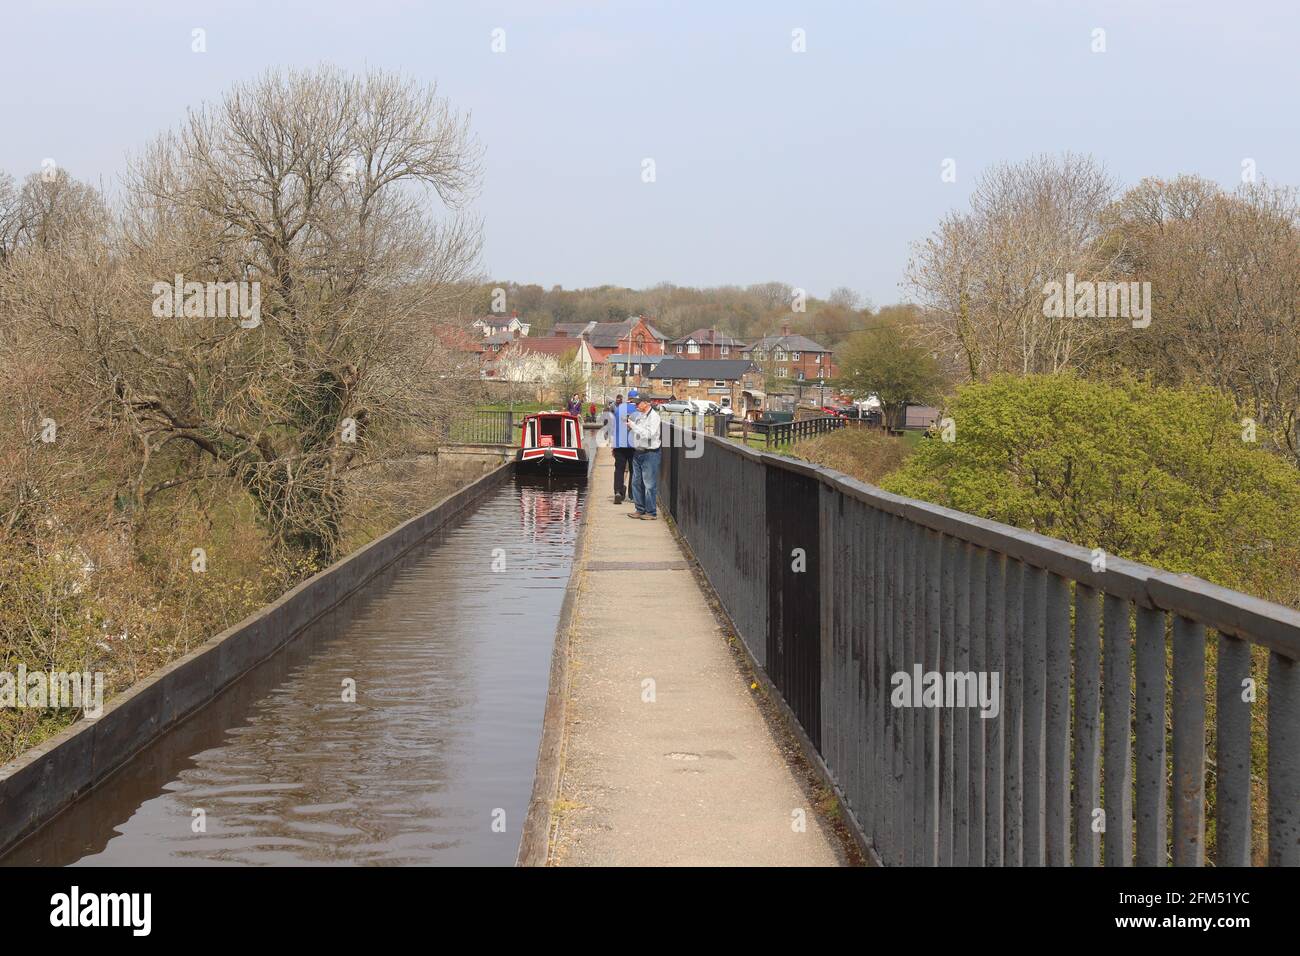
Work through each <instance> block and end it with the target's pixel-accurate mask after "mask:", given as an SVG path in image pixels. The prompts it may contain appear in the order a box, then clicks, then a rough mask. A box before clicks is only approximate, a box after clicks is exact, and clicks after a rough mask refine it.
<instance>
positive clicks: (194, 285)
mask: <svg viewBox="0 0 1300 956" xmlns="http://www.w3.org/2000/svg"><path fill="white" fill-rule="evenodd" d="M478 172H479V170H478V148H477V146H476V144H475V143H474V141H473V140H472V138H471V136H470V133H469V127H468V120H467V119H466V118H465V117H462V116H460V115H458V114H456V113H455V112H454V111H453V110H452V109H451V107H450V105H449V104H448V103H447V101H446V100H445V99H443V98H441V97H439V96H438V95H437V92H436V90H435V89H434V88H432V87H429V88H424V87H420V86H417V85H416V84H414V83H412V82H410V81H408V80H405V79H403V78H401V77H399V76H395V75H392V74H388V73H383V72H371V73H369V74H367V75H366V76H364V77H361V78H353V77H350V76H346V75H344V74H342V73H340V72H338V71H336V70H333V69H330V68H319V69H315V70H310V71H306V72H292V71H291V72H288V73H280V72H274V71H273V72H269V73H267V74H266V75H264V76H263V77H261V78H260V79H258V80H256V81H253V82H251V83H245V84H241V85H238V86H236V87H235V88H233V89H232V90H231V91H230V93H229V94H228V95H227V96H226V97H225V99H224V100H223V101H222V102H221V103H219V104H217V105H213V106H205V107H203V108H201V109H198V110H196V111H194V112H192V113H191V115H190V116H189V119H188V121H187V123H186V124H185V125H184V126H183V128H182V129H180V130H178V131H177V132H174V133H170V134H167V135H164V136H162V137H161V138H160V139H159V140H158V141H157V142H155V143H154V144H153V145H152V146H151V147H149V148H148V149H147V150H146V151H145V152H144V154H143V156H141V157H140V158H139V159H138V161H137V162H136V163H135V164H134V167H133V171H132V175H131V177H130V179H129V183H128V185H129V187H130V194H129V200H128V202H127V203H126V207H125V208H124V209H123V211H122V214H121V216H120V219H119V221H118V222H117V223H116V224H115V228H114V230H113V232H112V235H111V238H110V241H109V242H106V243H101V244H100V245H99V246H98V247H92V246H89V245H87V246H86V247H83V248H79V249H75V250H74V249H69V250H68V251H67V252H66V254H54V255H51V256H46V257H44V259H43V260H42V262H40V263H39V264H34V265H33V266H31V267H30V268H29V269H28V274H27V276H26V280H27V281H25V282H23V283H21V289H20V295H19V297H18V299H19V301H17V302H16V303H15V306H16V308H17V310H18V312H19V313H20V314H21V315H23V316H24V317H25V318H26V319H27V320H29V321H33V322H37V323H40V324H43V325H44V327H45V328H46V329H48V330H49V331H50V333H51V334H53V335H56V336H58V337H59V338H60V339H61V340H62V345H63V348H64V349H66V351H67V353H68V354H71V355H75V356H77V357H78V360H79V374H80V375H81V376H82V377H83V378H84V379H85V380H87V384H88V385H89V386H90V387H91V389H92V390H93V391H94V392H95V393H96V394H98V395H100V396H102V407H101V413H102V415H103V416H104V418H105V420H107V421H111V422H112V423H114V424H115V425H117V426H120V427H123V428H125V429H127V430H129V433H130V434H131V436H132V437H133V440H134V442H135V445H136V449H137V467H136V470H135V475H134V477H133V479H132V480H131V482H130V486H129V489H128V495H127V497H128V499H129V501H130V502H131V504H132V506H138V505H139V504H141V503H143V502H146V501H148V500H149V499H150V497H151V496H153V495H155V494H157V493H158V492H160V491H162V490H164V489H167V488H172V487H176V486H178V485H181V484H185V483H189V482H195V481H208V480H230V481H234V482H237V483H238V485H239V486H240V487H242V488H244V489H245V490H246V491H247V492H249V493H250V494H251V495H252V497H253V500H254V501H255V502H256V504H257V507H258V511H259V514H260V515H261V517H262V519H263V521H264V523H265V525H266V526H267V528H268V529H269V530H270V531H271V532H272V533H273V535H274V536H275V539H276V540H277V541H278V542H279V543H280V544H281V545H283V546H284V547H286V548H289V549H301V550H305V551H307V552H309V553H311V554H313V555H315V556H319V557H321V558H325V559H328V558H330V557H332V556H333V555H334V554H335V553H336V550H337V546H338V542H339V537H340V526H341V521H342V516H343V514H344V508H345V499H346V493H347V483H346V481H345V480H344V479H345V476H346V475H347V474H348V473H349V472H350V471H353V470H355V469H359V468H364V467H369V466H371V465H374V464H376V463H381V462H384V461H387V460H391V459H392V458H393V457H399V456H401V455H402V454H404V452H405V450H406V449H407V448H408V447H409V445H410V444H411V440H412V439H413V438H414V437H416V436H419V435H420V434H422V433H425V432H428V431H429V430H431V429H432V427H433V425H434V423H435V422H436V421H437V420H438V419H439V417H440V415H444V414H445V410H446V408H447V406H448V405H449V404H450V403H451V402H452V401H454V400H455V399H456V397H457V394H458V391H459V376H458V375H457V374H456V357H455V356H453V355H449V354H448V352H447V350H446V349H444V348H441V347H440V345H439V338H438V335H437V334H436V332H437V330H436V328H435V324H436V322H437V321H438V320H439V318H440V317H442V316H445V315H447V314H448V313H449V300H450V298H451V297H452V296H454V295H458V294H464V291H465V290H466V289H467V288H468V285H467V284H466V283H465V282H464V281H463V280H465V279H467V278H470V276H469V272H470V270H471V269H472V266H473V263H474V262H475V260H476V257H477V252H478V242H479V238H478V237H479V231H478V226H477V224H476V223H475V222H472V221H468V220H466V219H465V218H463V216H453V217H452V218H450V219H448V220H446V221H439V220H437V219H435V218H434V216H433V213H432V208H431V205H430V203H429V198H430V196H431V195H432V196H436V197H437V199H439V200H441V205H443V206H444V207H446V208H448V209H450V210H452V211H453V212H454V211H455V210H457V209H459V208H460V207H461V205H462V204H463V202H464V201H465V199H466V198H467V197H468V196H469V195H471V193H472V190H473V189H474V187H475V183H476V182H477V177H478ZM239 283H245V285H243V286H239V285H238V284H239ZM214 290H215V294H214ZM237 293H238V294H237ZM236 304H238V306H239V308H238V310H236V308H235V306H236ZM232 313H235V314H232Z"/></svg>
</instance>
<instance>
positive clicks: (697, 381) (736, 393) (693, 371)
mask: <svg viewBox="0 0 1300 956" xmlns="http://www.w3.org/2000/svg"><path fill="white" fill-rule="evenodd" d="M647 384H648V385H649V386H650V387H651V388H652V389H653V391H654V393H655V394H656V395H671V396H672V397H673V398H678V399H687V398H699V399H704V400H706V401H710V402H717V403H718V404H719V405H723V406H727V407H730V408H732V409H734V410H735V411H736V412H737V413H739V414H742V415H743V414H745V413H746V412H747V411H749V410H751V409H757V408H758V407H760V406H761V405H762V400H763V391H762V388H763V373H762V372H761V371H760V370H759V368H758V366H757V365H755V364H754V363H753V362H751V361H749V359H685V358H677V357H675V356H674V357H671V358H666V359H664V360H663V361H661V362H659V364H658V365H656V366H655V367H654V370H653V371H651V372H650V373H649V378H648V380H647Z"/></svg>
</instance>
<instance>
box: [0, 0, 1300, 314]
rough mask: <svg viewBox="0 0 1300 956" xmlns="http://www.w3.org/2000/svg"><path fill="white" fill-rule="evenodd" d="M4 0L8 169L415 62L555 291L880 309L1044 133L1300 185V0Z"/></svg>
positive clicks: (507, 261)
mask: <svg viewBox="0 0 1300 956" xmlns="http://www.w3.org/2000/svg"><path fill="white" fill-rule="evenodd" d="M0 4H2V6H0V11H2V14H0V15H2V16H3V22H2V24H0V117H3V125H2V126H0V128H2V129H3V134H2V135H0V169H4V170H6V171H7V172H9V173H11V174H13V175H15V176H19V175H25V174H26V173H28V172H30V171H33V170H36V169H38V168H39V167H40V163H41V160H42V159H44V158H45V157H52V158H54V159H55V160H56V161H57V162H58V163H59V164H60V165H61V166H63V167H65V168H66V169H68V170H69V171H70V172H71V173H72V174H73V175H75V176H78V177H80V178H84V179H89V180H92V181H100V180H101V179H102V180H103V181H104V182H105V183H107V184H110V185H111V184H112V183H113V182H115V181H116V178H117V177H118V176H119V175H120V174H121V172H122V170H123V168H124V159H125V156H126V154H127V153H128V152H129V151H132V150H135V149H138V148H139V147H140V146H141V145H142V144H143V143H144V142H146V141H147V140H148V139H149V138H150V137H152V136H153V135H154V134H155V133H157V132H158V131H159V130H161V129H164V128H167V127H170V126H173V125H175V124H176V123H177V122H178V120H179V119H180V118H181V117H182V116H183V114H184V110H185V108H186V107H187V106H189V105H193V104H196V103H198V102H200V101H202V100H204V99H214V98H216V97H218V96H219V95H220V94H221V92H222V91H223V90H224V89H225V88H226V87H227V86H228V85H229V84H230V83H231V82H232V81H234V80H237V79H242V78H246V77H249V76H252V75H254V74H256V73H258V72H260V71H261V70H262V69H264V68H265V67H267V66H273V65H310V64H315V63H318V62H323V61H325V62H331V63H334V64H336V65H338V66H341V67H344V68H349V69H360V68H363V67H365V66H366V65H367V64H373V65H382V66H385V67H393V68H401V69H403V70H405V71H407V72H409V73H411V74H413V75H415V76H416V77H419V78H422V79H426V80H436V81H437V82H438V83H439V85H440V88H441V90H442V92H443V93H444V94H446V95H447V96H449V97H450V98H451V99H452V101H453V102H454V104H455V105H456V106H458V107H459V108H462V109H465V110H468V111H470V112H471V113H472V116H473V125H474V129H475V131H476V133H477V135H478V137H479V138H480V140H481V141H482V143H483V145H484V146H485V147H486V154H485V169H486V172H485V177H484V181H483V185H482V195H481V197H480V198H479V200H478V201H477V203H476V205H475V209H476V211H477V212H478V213H479V214H481V215H482V217H483V219H484V224H485V228H486V246H485V255H484V261H483V267H484V270H485V271H486V272H487V273H488V274H489V275H491V276H492V277H494V278H498V279H514V280H518V281H522V282H539V283H543V284H545V285H548V286H549V285H552V284H556V283H559V284H561V285H563V286H565V287H566V288H572V287H575V286H584V285H596V284H601V283H613V284H619V285H630V286H635V287H642V286H646V285H651V284H654V283H656V282H659V281H665V280H666V281H671V282H675V283H678V284H687V285H714V284H722V283H739V284H748V283H750V282H760V281H767V280H780V281H785V282H789V283H791V284H792V285H796V286H801V287H803V288H806V289H808V290H809V291H811V292H812V293H814V294H821V295H824V294H825V293H827V292H829V290H830V289H831V288H832V287H834V286H836V285H848V286H850V287H852V288H854V289H857V290H858V291H859V292H861V293H863V294H865V295H868V296H870V298H871V299H872V300H873V301H874V302H875V303H876V304H878V305H879V304H885V303H888V302H891V301H895V300H897V299H898V298H900V296H901V290H900V289H899V287H898V283H899V281H900V279H901V278H902V273H903V269H904V266H905V264H906V261H907V255H908V244H909V242H911V241H912V240H916V239H920V238H922V237H924V236H925V235H926V234H927V233H928V232H929V231H930V230H931V229H932V228H933V227H934V225H935V224H936V222H937V221H938V219H939V217H940V216H941V215H942V214H943V213H944V212H945V211H946V210H948V209H950V208H953V207H959V206H962V205H963V204H964V203H965V200H966V196H967V194H968V192H969V189H970V188H971V185H972V184H973V181H974V178H975V177H976V175H977V174H978V173H979V171H980V170H981V169H982V168H984V167H986V166H987V165H988V164H990V163H993V162H997V161H999V160H1003V159H1007V160H1017V159H1023V158H1025V157H1026V156H1029V155H1031V154H1034V153H1037V152H1042V151H1049V152H1056V151H1060V150H1063V149H1072V150H1076V151H1083V152H1091V153H1093V154H1094V155H1096V156H1097V157H1098V158H1100V159H1101V160H1103V161H1104V162H1105V163H1106V165H1107V166H1108V167H1109V169H1110V170H1111V171H1112V172H1113V173H1114V174H1115V175H1116V176H1117V177H1118V178H1119V179H1120V180H1121V181H1122V182H1124V183H1133V182H1136V181H1137V180H1138V179H1139V178H1141V177H1142V176H1144V175H1159V176H1172V175H1175V174H1177V173H1180V172H1191V173H1198V174H1200V175H1203V176H1206V177H1209V178H1211V179H1214V180H1216V181H1218V182H1221V183H1223V184H1224V185H1226V186H1231V185H1234V184H1235V183H1236V182H1237V181H1238V178H1239V176H1240V169H1241V161H1242V159H1243V158H1245V157H1250V158H1253V159H1254V160H1255V161H1256V163H1257V165H1258V170H1259V173H1260V175H1261V176H1263V177H1266V178H1269V179H1272V180H1275V181H1278V182H1284V183H1289V184H1292V185H1298V184H1300V122H1298V121H1300V102H1298V101H1297V94H1298V93H1300V55H1298V54H1297V50H1298V49H1300V10H1298V8H1297V6H1296V4H1295V3H1293V2H1291V0H1264V2H1256V3H1243V2H1228V0H1222V2H1210V0H1183V2H1176V0H1091V2H1047V0H1043V2H1031V0H1019V2H1009V0H1008V2H995V0H964V2H955V0H954V2H925V0H915V2H873V3H850V2H840V3H829V2H827V3H812V2H801V3H795V2H785V3H782V2H739V0H736V2H726V3H723V2H712V3H710V2H704V0H697V2H694V3H685V2H681V3H679V2H668V0H657V2H651V0H636V2H625V3H598V2H594V0H593V2H586V0H527V2H525V0H519V2H494V3H489V2H481V3H472V2H464V3H449V2H447V3H434V2H425V3H421V2H415V0H354V2H336V0H312V2H300V0H227V2H186V0H96V2H92V0H44V2H42V0H0ZM194 27H202V28H204V29H205V30H206V31H207V52H206V53H204V54H195V53H192V52H191V50H190V45H191V39H190V31H191V29H192V28H194ZM1098 27H1100V28H1103V29H1104V30H1105V31H1106V46H1107V50H1106V52H1105V53H1101V54H1094V53H1092V52H1091V44H1092V31H1093V29H1094V28H1098ZM494 28H502V29H504V30H505V38H506V52H504V53H493V52H492V51H491V40H492V30H493V29H494ZM795 28H801V29H803V30H804V31H806V36H807V52H806V53H802V54H797V53H794V52H792V51H791V31H792V30H794V29H795ZM646 157H650V158H653V159H654V160H655V163H656V167H657V170H656V171H657V181H656V182H654V183H653V184H646V183H643V182H642V181H641V162H642V160H643V159H644V158H646ZM947 157H952V158H954V159H955V160H956V163H957V181H956V182H955V183H944V182H942V181H941V179H940V171H941V163H942V161H943V160H944V159H945V158H947Z"/></svg>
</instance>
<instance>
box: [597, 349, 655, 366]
mask: <svg viewBox="0 0 1300 956" xmlns="http://www.w3.org/2000/svg"><path fill="white" fill-rule="evenodd" d="M667 357H668V356H666V355H638V354H636V353H633V352H611V353H610V354H609V355H606V356H605V357H604V359H603V361H605V362H633V363H636V362H640V363H641V364H642V365H645V364H647V363H648V364H650V365H654V364H655V363H656V362H662V361H663V360H664V359H666V358H667Z"/></svg>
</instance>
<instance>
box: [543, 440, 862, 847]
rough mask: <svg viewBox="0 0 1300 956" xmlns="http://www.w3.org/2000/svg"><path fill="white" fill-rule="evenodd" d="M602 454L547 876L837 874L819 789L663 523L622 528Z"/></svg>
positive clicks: (582, 569)
mask: <svg viewBox="0 0 1300 956" xmlns="http://www.w3.org/2000/svg"><path fill="white" fill-rule="evenodd" d="M612 484H613V462H612V456H611V455H610V452H609V450H608V449H600V453H599V455H598V457H597V459H596V464H595V466H594V471H593V474H592V476H591V479H590V488H589V491H588V495H587V506H586V507H587V514H586V518H585V522H586V525H585V528H584V532H583V534H584V540H583V544H582V547H581V549H580V554H579V555H578V559H577V562H576V564H575V567H574V571H573V574H574V575H575V580H574V582H573V583H574V584H575V585H576V591H575V595H574V604H573V610H572V616H571V618H570V620H569V621H568V627H567V634H566V633H561V634H560V636H559V640H560V641H562V642H563V641H565V640H566V639H567V642H568V661H567V686H568V696H567V700H566V702H565V706H564V719H563V727H564V729H563V736H562V738H561V741H562V742H561V744H560V761H561V762H560V770H559V784H558V798H557V799H556V800H555V801H554V803H553V804H552V807H551V833H552V839H551V845H550V851H549V856H548V862H549V863H550V865H559V866H585V865H595V866H602V865H630V866H657V865H722V866H726V865H742V866H784V865H791V866H836V865H841V864H843V863H844V862H845V860H846V856H845V853H844V851H843V849H842V847H841V844H840V843H839V841H838V839H837V838H836V837H835V835H834V833H833V832H832V830H831V828H830V827H829V826H827V825H826V824H825V823H824V821H823V820H822V818H821V817H820V816H819V813H818V811H817V809H816V808H815V804H816V802H817V797H818V795H817V793H816V792H815V791H814V790H813V786H812V785H811V784H810V783H809V782H808V781H807V779H806V774H805V772H804V771H803V770H802V769H800V768H799V767H798V765H797V764H796V763H795V758H794V754H795V753H796V752H797V745H796V744H795V743H794V742H793V739H792V738H791V739H789V740H782V739H779V738H780V737H782V736H783V734H782V729H781V728H780V727H776V728H773V727H772V726H771V725H770V723H769V720H768V718H766V717H765V716H764V714H763V713H762V712H761V711H760V708H759V704H758V700H757V697H756V695H757V694H759V693H760V691H758V690H756V689H751V686H750V685H751V681H750V677H749V675H748V674H747V673H746V672H745V670H744V668H745V666H746V665H745V664H744V663H743V661H741V660H738V659H737V657H736V655H735V653H734V652H733V651H732V649H731V648H730V647H729V646H728V643H727V635H726V634H724V633H723V631H722V630H721V628H720V627H719V623H718V620H717V618H715V616H714V613H713V611H712V609H711V608H710V605H709V602H708V600H707V599H706V597H705V594H704V592H703V590H702V589H701V588H700V586H699V584H698V583H697V581H696V579H695V576H694V572H693V571H692V570H691V569H690V567H689V566H688V565H687V563H686V559H685V557H684V555H683V553H682V551H681V550H680V549H679V547H678V545H677V543H676V541H675V540H674V539H673V536H672V533H671V531H670V530H669V528H668V527H667V525H666V524H665V521H664V517H663V514H662V512H661V514H660V517H659V519H658V520H656V521H632V520H629V519H628V518H627V517H625V516H626V515H627V514H628V512H629V511H631V510H632V509H631V506H630V503H629V502H624V503H623V504H621V505H615V504H614V503H613V493H612Z"/></svg>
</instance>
